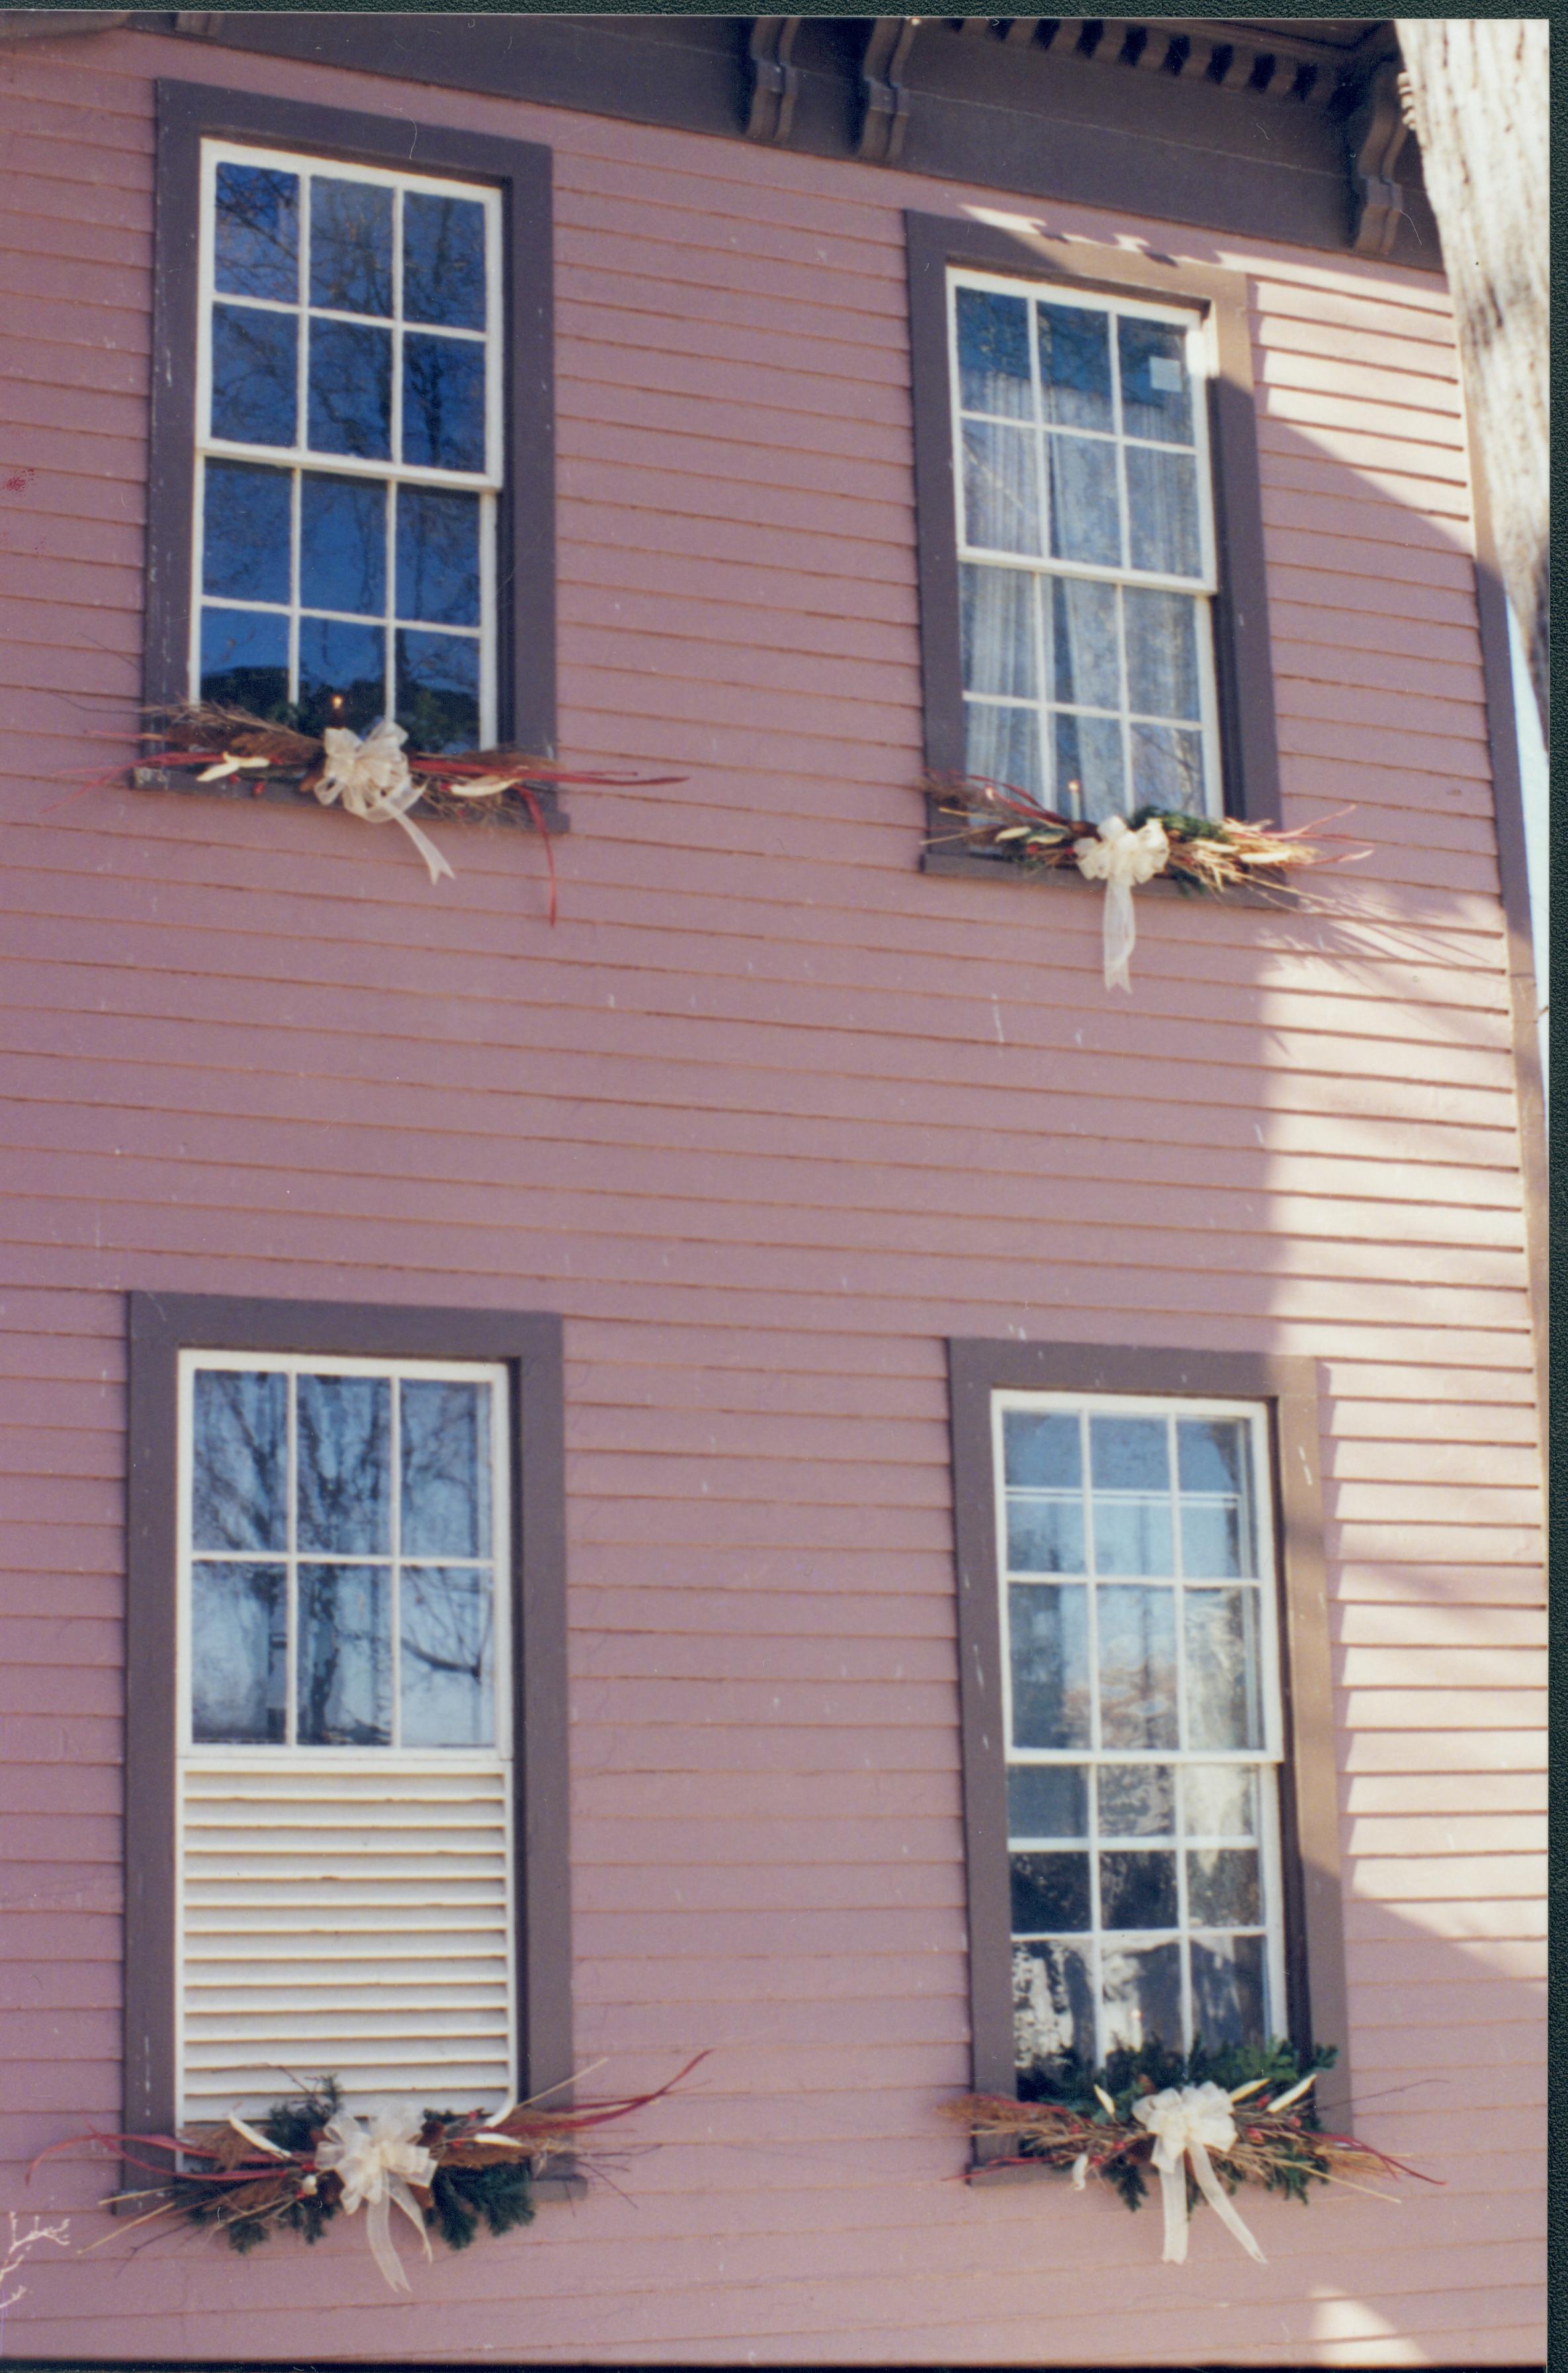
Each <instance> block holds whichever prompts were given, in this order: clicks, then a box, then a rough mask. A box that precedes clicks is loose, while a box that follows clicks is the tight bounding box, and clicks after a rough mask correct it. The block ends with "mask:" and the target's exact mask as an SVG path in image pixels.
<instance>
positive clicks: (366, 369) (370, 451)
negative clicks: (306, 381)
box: [310, 317, 392, 461]
mask: <svg viewBox="0 0 1568 2373" xmlns="http://www.w3.org/2000/svg"><path fill="white" fill-rule="evenodd" d="M391 440H392V334H391V333H390V331H387V330H377V329H371V328H368V327H367V328H361V327H360V325H359V324H358V323H357V322H355V321H322V320H321V319H320V318H319V317H318V318H312V320H311V322H310V443H311V446H312V447H313V448H314V449H315V450H316V451H318V452H322V453H354V454H357V455H359V456H360V457H361V458H363V459H365V460H368V461H377V460H382V459H384V458H385V457H386V455H387V454H388V452H389V451H390V450H391Z"/></svg>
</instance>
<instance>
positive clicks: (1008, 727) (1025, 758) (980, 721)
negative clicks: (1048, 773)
mask: <svg viewBox="0 0 1568 2373" xmlns="http://www.w3.org/2000/svg"><path fill="white" fill-rule="evenodd" d="M964 767H965V773H966V774H970V775H979V776H982V777H984V778H985V780H986V781H987V782H988V783H1005V784H1007V785H1008V786H1009V787H1010V789H1012V790H1015V791H1029V792H1032V793H1033V795H1034V796H1035V798H1036V799H1040V798H1043V796H1044V794H1045V788H1046V784H1045V776H1044V774H1043V772H1042V769H1041V764H1040V718H1039V711H1038V710H1037V709H1034V708H998V707H992V706H991V705H990V703H989V702H987V701H978V700H967V701H965V704H964Z"/></svg>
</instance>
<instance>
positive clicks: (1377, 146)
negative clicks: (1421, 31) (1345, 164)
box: [1345, 58, 1410, 255]
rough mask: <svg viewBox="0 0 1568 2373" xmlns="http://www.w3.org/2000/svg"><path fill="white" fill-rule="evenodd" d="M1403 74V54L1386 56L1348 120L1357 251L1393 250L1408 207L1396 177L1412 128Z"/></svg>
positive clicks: (1388, 252) (1353, 237) (1379, 252)
mask: <svg viewBox="0 0 1568 2373" xmlns="http://www.w3.org/2000/svg"><path fill="white" fill-rule="evenodd" d="M1402 80H1403V76H1401V75H1400V72H1399V62H1398V58H1385V59H1384V60H1383V61H1382V63H1381V64H1379V65H1378V66H1377V67H1376V68H1375V70H1374V72H1373V74H1372V76H1371V77H1370V78H1369V80H1368V82H1367V86H1366V88H1365V90H1364V91H1363V94H1362V98H1361V101H1360V103H1359V105H1358V106H1357V107H1356V109H1355V111H1354V112H1353V113H1352V116H1351V117H1350V119H1349V121H1348V122H1347V123H1346V125H1345V145H1346V148H1347V150H1348V153H1349V162H1350V171H1351V200H1352V207H1353V214H1352V223H1351V245H1352V247H1353V248H1354V250H1355V251H1356V253H1357V254H1358V255H1391V254H1392V253H1393V251H1394V235H1395V233H1396V231H1397V230H1398V227H1399V217H1400V216H1401V215H1402V214H1403V213H1404V211H1405V193H1404V191H1403V190H1402V189H1401V188H1400V186H1399V184H1398V181H1395V179H1394V169H1395V167H1396V166H1397V165H1398V161H1399V151H1400V149H1401V148H1403V146H1404V145H1405V139H1406V135H1407V134H1408V133H1409V130H1410V125H1409V123H1407V122H1406V119H1405V106H1404V94H1403V92H1402V90H1401V88H1400V84H1401V82H1402Z"/></svg>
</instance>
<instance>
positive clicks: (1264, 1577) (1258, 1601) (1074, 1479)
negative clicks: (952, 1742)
mask: <svg viewBox="0 0 1568 2373" xmlns="http://www.w3.org/2000/svg"><path fill="white" fill-rule="evenodd" d="M993 1424H994V1428H995V1437H994V1439H995V1470H996V1479H997V1491H998V1511H997V1537H998V1541H999V1544H1000V1575H999V1581H1000V1590H1001V1630H1002V1637H1003V1639H1004V1641H1005V1642H1006V1643H1007V1649H1006V1655H1005V1658H1004V1662H1003V1667H1002V1671H1003V1700H1004V1707H1005V1724H1006V1740H1007V1746H1006V1765H1007V1775H1006V1776H1007V1807H1008V1832H1009V1857H1010V1867H1011V1891H1012V1970H1013V1987H1014V2037H1015V2048H1016V2055H1017V2061H1018V2065H1019V2069H1020V2071H1021V2073H1024V2072H1026V2071H1027V2070H1028V2069H1029V2067H1030V2066H1031V2065H1032V2064H1033V2063H1034V2062H1036V2060H1049V2059H1051V2058H1053V2057H1055V2056H1056V2055H1058V2054H1059V2053H1061V2052H1069V2051H1075V2052H1078V2053H1080V2054H1081V2055H1082V2057H1083V2058H1084V2059H1086V2060H1088V2061H1090V2062H1092V2063H1101V2062H1103V2061H1104V2059H1105V2058H1106V2054H1107V2052H1111V2051H1112V2050H1114V2049H1117V2047H1125V2048H1127V2049H1130V2050H1136V2049H1137V2048H1138V2047H1139V2045H1141V2044H1142V2043H1145V2042H1148V2041H1151V2040H1153V2039H1155V2038H1158V2039H1159V2040H1160V2041H1161V2042H1163V2043H1164V2044H1165V2045H1167V2046H1169V2047H1171V2048H1177V2047H1179V2048H1181V2049H1184V2050H1186V2049H1189V2048H1190V2047H1191V2045H1192V2043H1193V2042H1194V2041H1195V2040H1197V2039H1198V2038H1199V2037H1201V2038H1202V2040H1204V2041H1205V2042H1206V2043H1209V2044H1211V2045H1212V2044H1218V2043H1233V2042H1235V2043H1240V2042H1246V2043H1261V2042H1263V2041H1264V2040H1266V2039H1267V2038H1268V2037H1270V2036H1271V2035H1274V2034H1278V2033H1281V2032H1282V2031H1283V2029H1284V2028H1285V2025H1286V2016H1285V1995H1284V1960H1283V1923H1282V1919H1281V1868H1280V1817H1279V1806H1278V1789H1277V1781H1276V1774H1277V1771H1278V1769H1279V1766H1280V1763H1281V1757H1282V1753H1283V1747H1282V1722H1281V1704H1280V1684H1279V1649H1278V1642H1277V1638H1276V1591H1275V1584H1274V1561H1273V1551H1272V1544H1271V1537H1270V1516H1269V1506H1270V1493H1269V1488H1268V1439H1267V1423H1266V1415H1265V1411H1264V1410H1263V1409H1262V1408H1261V1407H1258V1406H1257V1405H1252V1406H1248V1405H1246V1404H1245V1403H1237V1402H1228V1403H1227V1402H1210V1403H1204V1402H1199V1401H1182V1402H1180V1403H1177V1404H1175V1405H1173V1404H1170V1403H1161V1402H1158V1401H1150V1400H1141V1399H1133V1398H1130V1397H1109V1396H1106V1397H1094V1399H1092V1400H1084V1399H1082V1397H1071V1396H1067V1395H1049V1394H1002V1393H999V1394H998V1395H996V1397H995V1399H994V1402H993Z"/></svg>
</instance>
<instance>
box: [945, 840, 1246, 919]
mask: <svg viewBox="0 0 1568 2373" xmlns="http://www.w3.org/2000/svg"><path fill="white" fill-rule="evenodd" d="M920 871H921V872H922V873H944V874H951V875H954V876H956V877H957V878H959V879H960V880H966V881H970V882H1012V883H1027V884H1028V886H1029V887H1030V888H1031V889H1036V890H1037V889H1040V888H1042V887H1047V888H1051V889H1063V890H1078V891H1093V892H1094V894H1095V895H1096V896H1098V895H1099V894H1100V889H1101V885H1100V883H1097V882H1089V881H1086V880H1085V879H1084V877H1083V875H1082V873H1080V872H1079V871H1078V868H1077V867H1076V865H1057V866H1042V867H1041V868H1039V869H1038V871H1030V870H1029V869H1028V868H1027V867H1026V866H1023V865H1017V864H1015V863H1014V862H1013V861H1012V859H1011V858H1005V857H985V856H982V855H981V854H980V853H979V851H978V850H976V849H966V848H928V849H925V850H923V851H922V852H921V856H920ZM1285 879H1286V877H1285V876H1284V874H1282V873H1279V874H1275V875H1273V876H1272V877H1266V878H1265V880H1264V882H1263V883H1262V885H1261V886H1260V887H1259V888H1258V889H1250V888H1240V889H1235V890H1226V891H1225V892H1223V894H1221V895H1220V896H1218V897H1216V896H1215V895H1213V894H1211V893H1209V892H1206V891H1202V890H1184V889H1183V888H1182V887H1181V885H1180V884H1179V883H1176V882H1173V881H1171V880H1170V879H1169V878H1168V877H1166V876H1164V875H1162V874H1156V875H1155V877H1154V879H1153V882H1141V883H1139V885H1138V893H1137V894H1138V896H1139V897H1140V898H1147V897H1149V896H1150V895H1151V894H1153V896H1155V897H1158V898H1179V899H1181V900H1182V902H1183V903H1184V905H1188V906H1263V907H1270V908H1272V910H1273V911H1274V913H1275V914H1278V913H1280V911H1281V897H1280V894H1279V891H1278V890H1277V889H1274V888H1273V887H1271V882H1277V883H1281V885H1282V884H1283V883H1284V881H1285Z"/></svg>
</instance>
